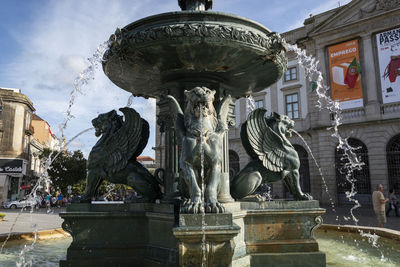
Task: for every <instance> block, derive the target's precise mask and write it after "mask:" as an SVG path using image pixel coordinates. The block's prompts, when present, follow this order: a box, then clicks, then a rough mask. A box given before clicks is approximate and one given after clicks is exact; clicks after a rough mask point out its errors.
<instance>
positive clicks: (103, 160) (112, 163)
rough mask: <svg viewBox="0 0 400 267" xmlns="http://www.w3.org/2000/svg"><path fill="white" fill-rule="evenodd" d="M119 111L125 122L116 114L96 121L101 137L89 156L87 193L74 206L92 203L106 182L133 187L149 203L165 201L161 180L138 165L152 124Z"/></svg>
mask: <svg viewBox="0 0 400 267" xmlns="http://www.w3.org/2000/svg"><path fill="white" fill-rule="evenodd" d="M119 110H120V111H122V112H123V113H124V115H125V121H124V120H123V118H122V116H120V115H118V114H117V112H116V111H115V110H112V111H110V112H108V113H104V114H100V115H99V116H98V117H97V118H95V119H94V120H92V124H93V126H94V128H95V130H96V133H95V135H96V136H97V137H99V136H101V137H100V139H99V140H98V141H97V143H96V144H95V146H94V147H93V148H92V150H91V151H90V154H89V158H88V163H87V169H88V172H87V180H86V181H87V184H86V189H85V193H84V195H82V196H80V197H79V198H77V199H75V201H74V202H90V201H91V200H92V197H94V196H95V194H96V192H97V190H98V188H99V186H100V184H101V182H102V181H103V180H108V181H110V182H112V183H118V184H125V185H129V186H131V187H132V188H134V189H135V191H136V192H138V193H139V194H140V195H141V196H143V199H144V200H145V201H154V200H155V199H158V198H160V197H161V192H160V188H159V184H158V182H157V180H156V179H155V178H154V177H153V175H152V174H151V173H150V172H149V171H148V170H147V169H146V168H145V167H143V166H142V165H141V164H140V163H139V162H137V161H136V157H137V156H139V155H140V153H142V151H143V149H144V148H145V147H146V144H147V140H148V137H149V124H148V123H147V121H146V120H144V119H142V118H141V117H140V115H139V114H138V113H137V112H136V111H135V110H134V109H131V108H120V109H119Z"/></svg>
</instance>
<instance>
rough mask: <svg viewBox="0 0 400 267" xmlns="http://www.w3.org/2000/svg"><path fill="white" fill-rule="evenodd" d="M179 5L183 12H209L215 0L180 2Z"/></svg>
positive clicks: (187, 0)
mask: <svg viewBox="0 0 400 267" xmlns="http://www.w3.org/2000/svg"><path fill="white" fill-rule="evenodd" d="M178 4H179V6H180V8H181V9H182V10H209V9H212V4H213V0H178Z"/></svg>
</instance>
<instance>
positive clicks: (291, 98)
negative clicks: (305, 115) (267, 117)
mask: <svg viewBox="0 0 400 267" xmlns="http://www.w3.org/2000/svg"><path fill="white" fill-rule="evenodd" d="M285 100H286V115H288V116H289V118H291V119H298V118H299V99H298V95H297V93H295V94H290V95H286V96H285Z"/></svg>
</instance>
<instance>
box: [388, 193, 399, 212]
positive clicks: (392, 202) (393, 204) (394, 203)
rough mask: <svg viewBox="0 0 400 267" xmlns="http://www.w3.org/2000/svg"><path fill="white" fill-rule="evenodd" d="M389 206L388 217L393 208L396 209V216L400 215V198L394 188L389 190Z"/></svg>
mask: <svg viewBox="0 0 400 267" xmlns="http://www.w3.org/2000/svg"><path fill="white" fill-rule="evenodd" d="M389 193H390V195H389V207H388V210H387V211H386V217H389V213H390V211H391V210H394V212H395V214H396V217H399V210H398V208H399V207H398V203H399V200H398V199H397V196H396V192H395V190H394V188H393V189H392V190H390V191H389Z"/></svg>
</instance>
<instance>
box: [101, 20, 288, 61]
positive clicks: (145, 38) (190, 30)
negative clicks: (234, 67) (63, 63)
mask: <svg viewBox="0 0 400 267" xmlns="http://www.w3.org/2000/svg"><path fill="white" fill-rule="evenodd" d="M180 38H203V39H204V38H206V39H211V40H212V41H214V42H226V41H231V42H240V43H244V44H247V45H250V46H253V47H256V48H258V49H260V50H265V55H264V56H263V57H262V59H264V60H273V61H277V62H279V63H280V64H285V62H286V61H287V59H286V57H285V49H284V44H285V40H284V39H283V38H282V37H281V36H280V35H279V34H278V33H275V32H272V33H269V34H266V35H264V36H263V35H261V34H258V33H254V32H253V31H250V30H245V29H243V28H240V27H236V26H226V25H221V24H211V23H198V22H195V23H190V22H186V23H181V24H170V25H163V26H156V27H151V28H147V29H145V30H136V31H135V30H132V31H129V30H127V29H126V28H123V29H117V30H116V31H115V33H114V34H113V35H111V36H110V42H111V46H110V49H109V50H108V51H107V52H106V53H105V55H104V60H105V61H107V60H108V59H109V58H110V57H111V56H112V55H114V54H115V55H117V56H121V57H123V56H124V54H125V52H126V51H125V49H127V48H128V47H129V46H130V45H133V44H141V43H148V42H159V41H163V40H174V39H175V40H176V39H180ZM105 63H106V62H105Z"/></svg>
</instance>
